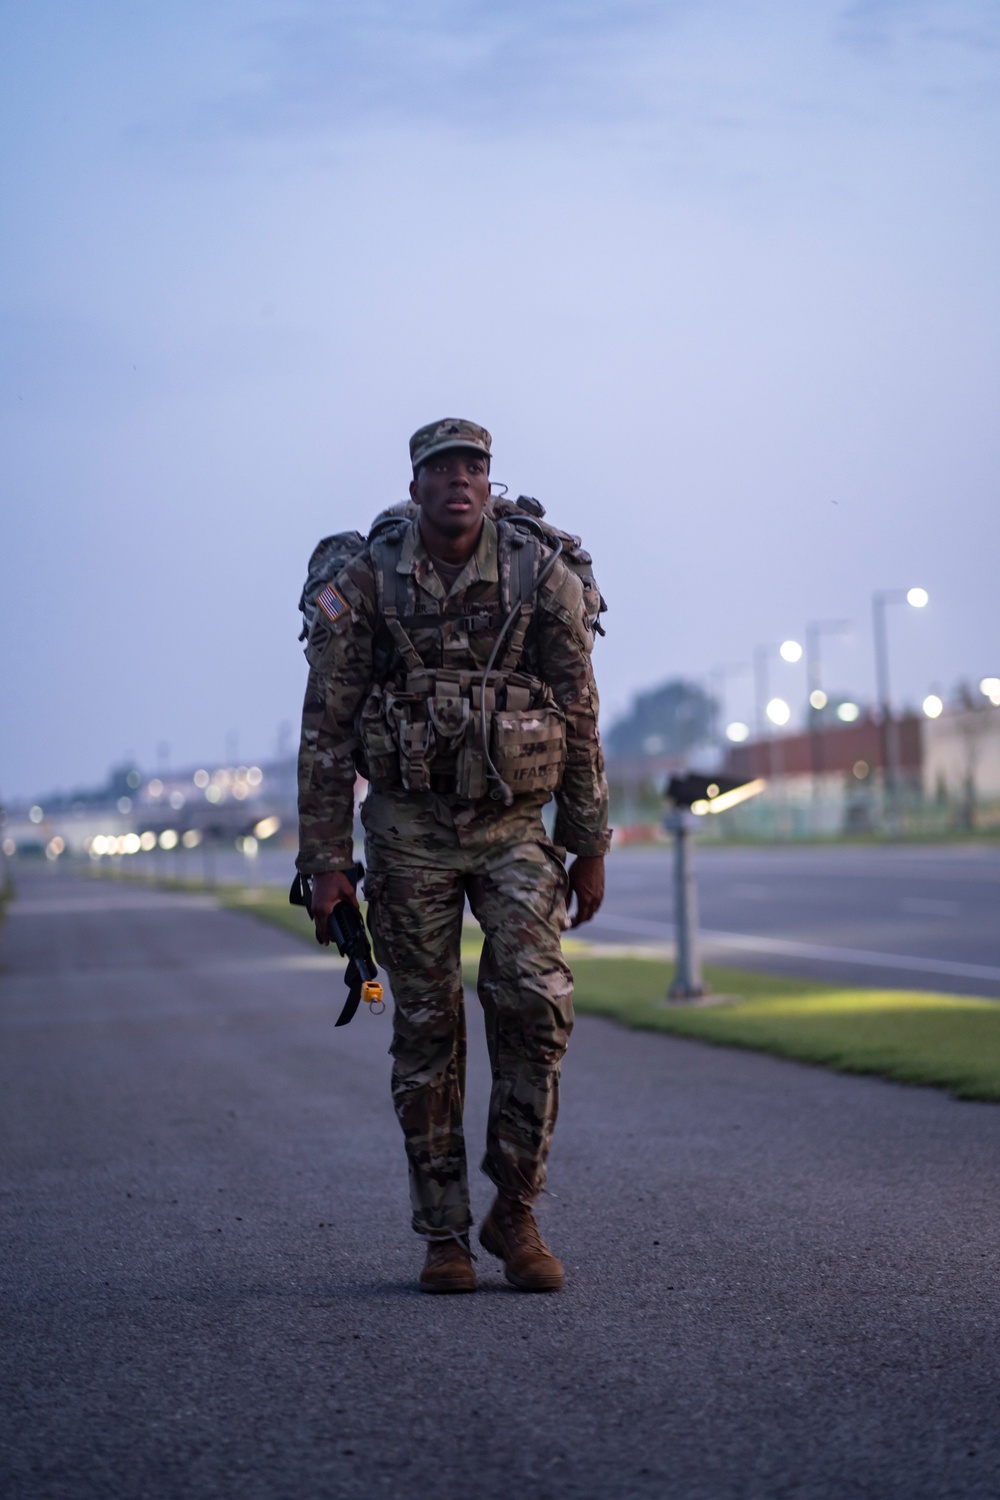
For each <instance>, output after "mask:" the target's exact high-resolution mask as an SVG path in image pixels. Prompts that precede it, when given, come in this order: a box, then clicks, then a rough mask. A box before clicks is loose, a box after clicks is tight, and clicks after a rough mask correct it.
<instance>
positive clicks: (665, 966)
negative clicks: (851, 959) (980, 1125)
mask: <svg viewBox="0 0 1000 1500" xmlns="http://www.w3.org/2000/svg"><path fill="white" fill-rule="evenodd" d="M568 956H569V962H570V965H571V967H572V969H573V976H574V979H575V991H574V996H575V1003H576V1006H577V1009H578V1010H580V1011H590V1012H592V1013H594V1014H597V1015H604V1016H610V1017H611V1018H612V1019H614V1020H616V1021H621V1022H623V1023H624V1024H625V1025H627V1026H633V1027H639V1028H642V1029H646V1030H651V1031H668V1032H672V1033H673V1034H674V1035H676V1036H688V1037H696V1038H697V1039H698V1040H700V1041H704V1042H715V1043H718V1044H720V1045H723V1046H729V1047H748V1048H752V1049H755V1050H757V1051H760V1052H771V1053H774V1054H776V1055H777V1056H778V1057H788V1058H794V1059H795V1060H796V1061H798V1062H808V1063H818V1064H821V1065H822V1066H824V1067H828V1068H835V1069H837V1070H839V1071H840V1072H846V1073H874V1074H877V1075H878V1076H879V1077H882V1078H891V1079H893V1080H895V1081H896V1082H898V1083H917V1084H931V1085H934V1086H936V1087H938V1088H946V1089H948V1090H949V1091H950V1092H951V1093H953V1094H954V1095H955V1096H956V1097H957V1098H959V1099H981V1100H1000V1003H998V1002H997V1001H995V1000H980V999H977V998H973V997H969V996H965V995H942V994H932V993H926V992H924V991H906V990H873V989H859V988H849V987H845V986H843V985H832V984H820V983H816V982H813V981H809V980H797V979H787V978H775V977H772V976H770V975H765V974H757V973H750V972H747V971H746V970H742V969H724V968H714V967H709V968H706V970H705V978H706V980H707V982H708V984H709V985H710V986H711V988H712V990H713V991H714V992H715V993H716V994H718V995H732V996H739V997H740V999H739V1001H738V1002H737V1003H733V1004H726V1005H720V1006H717V1007H713V1008H704V1009H702V1008H698V1007H694V1006H680V1005H669V1004H666V1003H665V1000H664V997H665V995H666V993H667V988H668V986H669V984H670V980H671V978H672V976H673V965H672V964H671V963H670V962H668V961H665V960H663V959H659V960H657V959H646V958H617V959H615V958H599V957H593V956H591V955H587V956H580V957H578V956H576V955H575V954H572V953H571V954H569V955H568Z"/></svg>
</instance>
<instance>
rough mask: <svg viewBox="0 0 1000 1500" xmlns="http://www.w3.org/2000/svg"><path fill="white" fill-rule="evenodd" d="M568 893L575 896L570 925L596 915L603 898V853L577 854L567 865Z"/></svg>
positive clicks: (575, 925)
mask: <svg viewBox="0 0 1000 1500" xmlns="http://www.w3.org/2000/svg"><path fill="white" fill-rule="evenodd" d="M569 890H570V895H571V896H575V897H576V911H575V913H574V914H573V916H572V918H571V919H570V924H569V925H570V926H571V927H579V926H580V923H581V922H589V921H590V919H591V917H596V915H597V913H598V911H599V910H600V906H601V902H602V901H603V900H604V855H603V854H578V855H577V857H576V859H574V861H573V863H572V864H571V865H570V867H569Z"/></svg>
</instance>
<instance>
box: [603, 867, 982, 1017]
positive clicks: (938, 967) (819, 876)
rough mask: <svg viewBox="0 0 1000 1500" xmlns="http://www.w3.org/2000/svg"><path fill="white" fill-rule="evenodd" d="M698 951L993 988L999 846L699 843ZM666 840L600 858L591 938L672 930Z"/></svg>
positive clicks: (922, 985) (965, 988)
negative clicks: (603, 876) (599, 893)
mask: <svg viewBox="0 0 1000 1500" xmlns="http://www.w3.org/2000/svg"><path fill="white" fill-rule="evenodd" d="M695 862H696V869H697V874H698V894H699V906H700V917H701V929H702V938H703V943H704V949H705V956H706V957H710V958H712V959H714V960H716V961H717V962H720V963H722V962H726V963H732V964H739V965H744V966H748V967H753V968H758V969H762V970H765V971H767V972H769V973H789V974H803V975H814V976H815V977H817V978H820V979H831V980H844V981H846V982H848V983H851V984H873V985H883V986H891V987H893V988H905V989H937V990H949V991H954V992H957V993H960V994H972V995H989V996H993V997H997V998H1000V846H993V847H990V846H988V845H984V844H964V845H963V844H956V845H951V846H937V847H935V846H927V845H923V846H921V845H896V846H879V845H869V846H860V847H859V846H849V845H846V846H844V845H842V846H821V847H815V846H814V847H804V848H789V847H787V846H786V847H778V848H770V847H767V846H763V847H762V846H760V845H755V846H753V847H746V848H735V849H734V848H729V849H718V848H716V849H713V848H711V847H707V848H705V847H703V848H699V849H697V851H696V856H695ZM672 902H673V879H672V864H671V859H670V856H669V853H668V851H666V850H661V849H639V850H635V851H629V850H622V851H621V852H616V853H615V854H614V855H612V857H611V858H610V859H609V860H608V894H607V899H606V901H605V905H604V908H603V910H602V911H601V913H600V914H599V916H598V917H597V919H596V920H595V921H594V922H593V923H592V924H591V925H590V926H589V927H588V928H586V929H585V932H586V935H587V936H588V937H591V938H593V940H595V941H598V942H600V941H602V940H603V941H617V942H623V941H626V942H627V941H634V942H640V943H641V942H656V941H658V940H659V941H664V940H667V939H669V938H671V937H672V936H673V925H672V920H671V919H672V915H673V912H672Z"/></svg>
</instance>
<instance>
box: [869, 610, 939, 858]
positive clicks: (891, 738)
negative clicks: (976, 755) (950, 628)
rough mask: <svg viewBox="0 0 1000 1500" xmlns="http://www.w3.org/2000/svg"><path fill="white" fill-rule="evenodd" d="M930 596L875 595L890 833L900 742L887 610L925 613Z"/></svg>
mask: <svg viewBox="0 0 1000 1500" xmlns="http://www.w3.org/2000/svg"><path fill="white" fill-rule="evenodd" d="M929 597H930V596H929V595H928V593H927V590H926V589H920V588H913V589H880V590H878V591H877V592H876V593H874V594H872V633H873V635H874V638H875V686H876V696H877V697H878V703H879V715H880V718H881V721H882V754H883V760H884V762H885V810H886V822H887V823H888V826H889V831H890V832H891V833H895V832H896V830H897V821H898V820H897V813H898V809H897V805H896V791H897V783H898V780H899V740H898V737H897V734H896V724H895V721H894V719H893V717H892V707H891V703H890V699H889V639H888V632H887V629H886V619H885V607H886V605H887V604H902V603H903V601H904V600H905V601H906V603H907V604H909V605H910V606H911V608H913V609H923V608H924V606H925V605H926V604H927V602H928V599H929Z"/></svg>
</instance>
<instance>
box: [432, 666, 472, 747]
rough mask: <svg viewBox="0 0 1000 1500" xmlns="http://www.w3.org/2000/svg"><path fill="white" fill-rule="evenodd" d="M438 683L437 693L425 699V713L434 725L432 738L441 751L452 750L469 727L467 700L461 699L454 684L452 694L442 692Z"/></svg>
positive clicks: (456, 684) (456, 685) (468, 705)
mask: <svg viewBox="0 0 1000 1500" xmlns="http://www.w3.org/2000/svg"><path fill="white" fill-rule="evenodd" d="M441 689H442V684H441V683H440V682H439V683H438V687H437V692H436V693H435V694H434V695H433V697H430V698H428V699H427V713H428V715H429V717H430V721H431V723H432V724H433V725H434V738H435V741H436V743H437V744H438V746H439V747H440V748H441V749H442V750H449V749H450V750H453V749H455V748H456V746H457V745H458V744H459V742H460V741H461V740H462V739H463V738H464V736H465V731H466V729H467V728H468V725H469V708H470V704H469V700H468V698H467V697H465V698H463V697H462V696H461V693H460V691H459V686H458V683H457V682H456V683H455V687H454V692H442V690H441Z"/></svg>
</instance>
